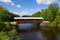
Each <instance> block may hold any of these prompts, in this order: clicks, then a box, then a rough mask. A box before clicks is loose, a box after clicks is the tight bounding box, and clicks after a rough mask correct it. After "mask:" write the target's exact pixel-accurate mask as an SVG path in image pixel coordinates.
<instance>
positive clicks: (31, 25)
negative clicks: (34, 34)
mask: <svg viewBox="0 0 60 40" xmlns="http://www.w3.org/2000/svg"><path fill="white" fill-rule="evenodd" d="M18 27H19V29H27V28H32V27H34V24H33V23H23V24H18Z"/></svg>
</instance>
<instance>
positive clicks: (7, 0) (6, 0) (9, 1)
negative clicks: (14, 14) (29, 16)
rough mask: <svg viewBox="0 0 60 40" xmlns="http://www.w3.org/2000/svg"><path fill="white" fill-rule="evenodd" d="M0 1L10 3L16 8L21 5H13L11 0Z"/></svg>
mask: <svg viewBox="0 0 60 40" xmlns="http://www.w3.org/2000/svg"><path fill="white" fill-rule="evenodd" d="M0 2H4V3H10V4H11V5H12V6H16V7H17V8H20V7H21V5H15V4H14V2H13V1H12V0H0Z"/></svg>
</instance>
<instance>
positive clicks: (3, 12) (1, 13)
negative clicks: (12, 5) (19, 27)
mask: <svg viewBox="0 0 60 40" xmlns="http://www.w3.org/2000/svg"><path fill="white" fill-rule="evenodd" d="M14 17H19V15H17V14H13V13H11V12H9V11H8V9H7V8H6V7H4V6H2V5H0V20H2V21H13V20H14Z"/></svg>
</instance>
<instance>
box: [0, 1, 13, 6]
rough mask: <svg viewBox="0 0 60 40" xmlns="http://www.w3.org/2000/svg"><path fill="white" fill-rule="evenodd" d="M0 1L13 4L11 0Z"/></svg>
mask: <svg viewBox="0 0 60 40" xmlns="http://www.w3.org/2000/svg"><path fill="white" fill-rule="evenodd" d="M0 2H4V3H10V4H11V5H12V6H14V3H13V2H12V0H0Z"/></svg>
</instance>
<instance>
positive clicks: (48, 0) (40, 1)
mask: <svg viewBox="0 0 60 40" xmlns="http://www.w3.org/2000/svg"><path fill="white" fill-rule="evenodd" d="M56 1H57V0H36V2H37V4H51V3H53V2H56Z"/></svg>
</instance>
